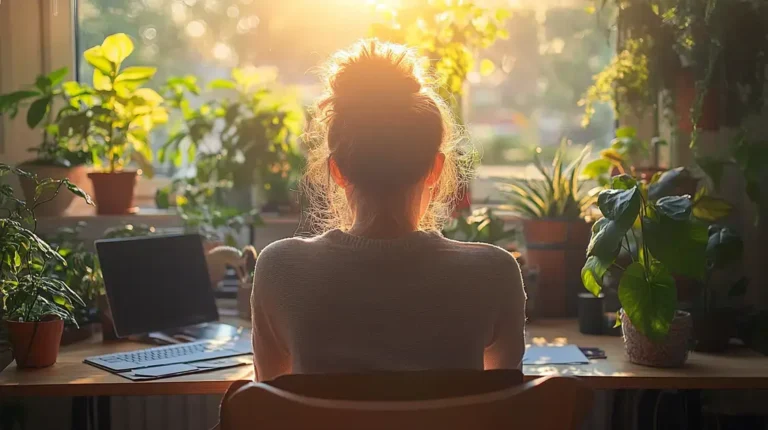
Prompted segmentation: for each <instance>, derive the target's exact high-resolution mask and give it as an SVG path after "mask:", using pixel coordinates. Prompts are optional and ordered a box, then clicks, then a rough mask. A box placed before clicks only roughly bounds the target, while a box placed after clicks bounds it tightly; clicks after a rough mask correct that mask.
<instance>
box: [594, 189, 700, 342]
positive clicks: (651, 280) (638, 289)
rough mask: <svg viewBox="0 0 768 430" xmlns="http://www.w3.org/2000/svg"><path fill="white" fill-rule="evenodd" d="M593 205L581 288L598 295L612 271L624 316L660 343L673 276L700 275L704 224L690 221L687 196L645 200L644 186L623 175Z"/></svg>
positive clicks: (670, 314)
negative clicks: (598, 213) (595, 209)
mask: <svg viewBox="0 0 768 430" xmlns="http://www.w3.org/2000/svg"><path fill="white" fill-rule="evenodd" d="M597 204H598V207H599V208H600V211H601V212H602V214H603V216H604V218H602V219H600V220H598V221H597V222H596V223H595V225H594V226H593V227H592V238H591V240H590V242H589V247H588V248H587V255H588V258H587V262H586V264H585V265H584V268H583V269H582V272H581V277H582V281H583V283H584V286H585V287H586V289H587V290H589V291H590V292H591V293H593V294H595V295H598V294H600V292H601V290H602V287H603V277H604V276H605V275H606V273H608V271H609V270H611V271H612V272H613V271H618V272H619V273H620V280H619V286H618V296H619V301H620V302H621V306H622V308H623V310H624V312H625V313H626V314H627V317H629V320H630V321H631V322H632V325H634V326H635V327H636V328H637V330H638V331H639V332H640V333H642V334H644V335H646V336H647V337H648V338H650V339H652V340H655V341H658V340H661V339H663V338H664V337H665V336H666V334H667V332H668V331H669V328H670V324H671V323H672V319H673V318H674V316H675V312H676V311H677V290H676V288H675V276H683V277H687V278H692V279H698V280H701V279H703V277H704V275H705V272H706V250H707V241H708V234H707V225H706V224H704V223H701V222H698V221H697V220H696V219H695V218H694V217H693V203H692V201H691V198H690V196H687V195H686V196H667V197H662V198H660V199H658V200H655V201H654V200H651V199H649V197H648V185H647V184H644V183H642V182H638V181H636V180H635V179H633V178H631V177H630V176H628V175H621V176H616V177H614V178H612V179H611V184H610V189H607V190H604V191H602V192H601V193H600V195H599V196H598V201H597ZM620 256H621V257H622V258H619V257H620ZM624 261H627V262H629V264H628V265H627V266H626V267H623V266H621V265H620V264H621V263H623V262H624Z"/></svg>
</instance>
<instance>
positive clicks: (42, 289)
mask: <svg viewBox="0 0 768 430" xmlns="http://www.w3.org/2000/svg"><path fill="white" fill-rule="evenodd" d="M8 174H15V175H17V176H22V177H26V178H28V179H30V180H33V181H35V183H36V187H35V198H34V199H33V200H32V201H23V200H20V199H18V198H16V197H15V196H14V194H13V189H12V188H11V186H10V185H7V184H6V185H0V208H2V209H0V211H3V217H2V218H0V292H2V295H3V309H4V310H5V315H4V318H5V319H7V320H11V321H22V322H33V321H41V320H43V319H44V318H48V317H50V316H55V317H58V318H61V319H62V320H64V321H66V322H70V323H73V324H77V321H76V320H75V316H74V313H73V312H74V310H75V308H76V306H84V303H83V301H82V299H81V298H80V297H79V296H78V295H77V293H75V292H74V291H72V289H71V288H70V287H69V286H68V285H67V283H66V282H65V281H63V280H61V279H57V278H55V277H53V276H51V275H50V269H51V268H52V267H53V266H56V265H66V260H65V259H64V257H62V256H61V254H59V253H58V252H56V251H55V250H54V249H53V248H51V246H50V245H48V243H46V242H45V241H43V240H42V239H40V237H38V236H37V234H36V233H35V230H36V229H37V219H36V218H35V209H37V208H38V207H39V206H40V205H43V204H45V203H47V202H48V201H50V200H52V199H53V198H55V196H56V195H58V193H59V192H60V191H64V192H71V193H73V194H75V195H77V196H80V197H82V198H83V199H85V201H86V202H87V203H88V204H90V205H93V202H92V201H91V199H90V197H89V196H88V195H87V194H85V193H84V192H83V190H81V189H80V188H78V187H77V186H75V185H74V184H72V183H71V182H69V181H68V180H67V179H61V180H56V179H43V180H39V179H38V178H37V177H36V176H35V175H33V174H31V173H28V172H26V171H24V170H21V169H18V168H15V167H11V166H9V165H7V164H0V177H2V176H6V175H8ZM51 189H53V190H54V192H53V194H52V196H53V197H46V198H45V199H44V200H43V199H41V197H40V196H42V195H43V193H44V192H46V191H47V190H51Z"/></svg>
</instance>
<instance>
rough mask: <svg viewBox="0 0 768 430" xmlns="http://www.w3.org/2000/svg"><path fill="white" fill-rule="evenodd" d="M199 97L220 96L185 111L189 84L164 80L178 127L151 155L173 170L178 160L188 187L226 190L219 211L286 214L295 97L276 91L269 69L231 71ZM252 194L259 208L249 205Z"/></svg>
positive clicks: (294, 148) (297, 115)
mask: <svg viewBox="0 0 768 430" xmlns="http://www.w3.org/2000/svg"><path fill="white" fill-rule="evenodd" d="M207 90H208V91H215V93H214V95H220V96H218V97H216V98H214V99H211V100H209V101H206V102H203V103H202V104H201V105H200V106H199V107H198V108H197V109H193V108H192V102H191V100H190V95H191V96H194V97H199V96H200V94H201V88H200V87H199V86H198V84H197V79H196V78H195V77H193V76H186V77H176V78H171V79H169V80H168V82H167V83H166V85H165V94H166V98H167V100H168V103H169V105H170V106H171V108H173V109H175V110H178V111H179V112H180V113H181V117H182V121H181V124H179V127H178V130H177V131H175V132H174V133H172V134H171V136H170V137H169V139H168V141H167V142H166V143H165V144H164V145H163V147H162V148H161V149H160V151H159V152H158V159H159V161H160V162H165V161H166V160H169V161H171V162H173V164H174V165H176V166H180V165H181V164H182V162H183V160H184V156H185V155H186V161H187V163H189V164H190V165H193V166H194V168H195V173H194V178H190V180H189V182H190V183H193V184H196V185H197V186H201V187H204V188H212V187H215V188H220V187H219V186H218V184H222V183H231V184H232V186H231V187H230V188H229V189H227V188H223V189H221V188H220V189H218V190H217V192H216V193H215V194H214V200H215V201H214V203H215V204H216V205H218V206H220V207H236V208H238V209H240V210H241V211H243V212H245V211H249V210H251V209H252V208H254V207H258V206H267V207H270V206H271V207H274V208H280V207H286V206H287V207H291V202H292V200H295V196H293V195H292V194H291V193H290V184H291V183H292V182H293V181H295V180H297V179H298V177H299V175H300V171H301V168H302V166H303V163H304V157H303V156H302V154H301V152H300V151H299V142H298V138H299V135H300V134H301V132H302V123H303V119H304V113H303V110H302V109H301V107H300V105H299V103H298V99H297V97H296V95H295V94H293V93H292V91H290V90H289V89H286V88H280V87H279V85H277V75H276V74H275V73H274V72H273V71H272V70H271V69H233V70H232V74H231V78H229V79H216V80H214V81H211V82H209V83H208V85H207ZM182 182H183V181H182ZM254 186H257V187H256V188H257V192H256V193H257V194H258V195H259V197H260V198H261V200H263V202H262V203H263V204H262V205H258V204H256V202H254V201H253V191H254ZM292 208H293V209H295V208H296V205H295V203H294V205H293V206H292Z"/></svg>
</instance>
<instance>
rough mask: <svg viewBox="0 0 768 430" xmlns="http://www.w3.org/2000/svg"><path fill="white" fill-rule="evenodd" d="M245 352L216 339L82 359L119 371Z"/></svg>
mask: <svg viewBox="0 0 768 430" xmlns="http://www.w3.org/2000/svg"><path fill="white" fill-rule="evenodd" d="M248 353H249V352H244V351H241V350H238V349H237V348H233V347H232V345H231V344H230V345H227V344H222V343H221V342H215V341H199V342H189V343H182V344H178V345H169V346H159V347H155V348H147V349H142V350H139V351H131V352H121V353H116V354H107V355H100V356H96V357H88V358H86V359H85V362H86V363H89V364H94V365H96V366H99V367H103V368H106V369H108V370H112V371H116V372H121V371H126V370H133V369H141V368H146V367H154V366H165V365H169V364H181V363H191V362H194V361H202V360H212V359H215V358H225V357H235V356H238V355H246V354H248Z"/></svg>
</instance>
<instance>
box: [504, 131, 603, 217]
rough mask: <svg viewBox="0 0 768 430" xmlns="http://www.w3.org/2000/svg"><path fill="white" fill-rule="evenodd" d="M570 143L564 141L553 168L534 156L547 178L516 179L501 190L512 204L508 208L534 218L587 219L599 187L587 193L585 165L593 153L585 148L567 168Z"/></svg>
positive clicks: (542, 174) (556, 154)
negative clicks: (584, 175)
mask: <svg viewBox="0 0 768 430" xmlns="http://www.w3.org/2000/svg"><path fill="white" fill-rule="evenodd" d="M566 150H567V144H566V141H563V143H562V144H561V146H560V148H559V149H558V150H557V152H556V153H555V158H554V160H552V166H551V168H546V167H544V164H543V163H542V162H541V159H540V158H539V156H538V154H535V155H534V164H535V166H536V170H538V172H539V173H540V174H541V176H542V177H543V179H515V180H512V181H511V182H509V183H506V184H500V185H499V188H500V189H501V190H502V191H504V192H506V193H507V195H508V197H509V200H510V205H508V206H507V207H506V208H507V209H511V210H512V211H514V212H516V213H518V214H520V215H522V216H524V217H527V218H532V219H541V218H557V219H571V220H577V219H583V218H584V216H585V214H586V213H587V212H588V210H589V208H590V207H591V206H592V205H593V204H594V203H595V199H596V195H597V192H598V191H599V189H598V188H593V189H590V190H587V191H584V186H585V185H586V184H587V183H586V182H585V181H582V180H581V177H580V173H581V165H582V163H583V162H584V159H585V158H586V157H587V156H588V155H589V153H590V150H591V149H590V147H589V146H587V147H585V148H584V149H583V150H582V151H581V154H579V156H578V157H577V158H576V159H575V160H574V161H573V162H571V164H570V165H568V166H565V164H564V157H565V155H566Z"/></svg>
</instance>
